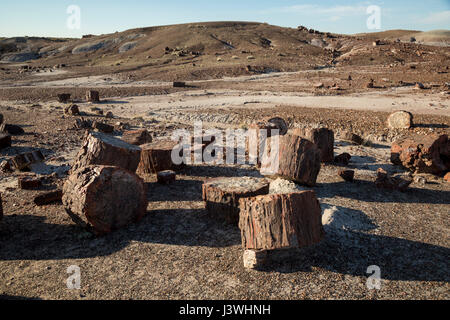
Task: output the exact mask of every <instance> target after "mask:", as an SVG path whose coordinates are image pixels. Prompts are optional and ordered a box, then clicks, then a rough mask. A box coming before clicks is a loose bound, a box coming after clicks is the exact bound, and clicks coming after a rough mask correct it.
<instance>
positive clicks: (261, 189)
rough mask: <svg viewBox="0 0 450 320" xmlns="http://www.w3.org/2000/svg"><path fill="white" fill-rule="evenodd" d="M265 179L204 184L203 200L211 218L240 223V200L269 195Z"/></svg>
mask: <svg viewBox="0 0 450 320" xmlns="http://www.w3.org/2000/svg"><path fill="white" fill-rule="evenodd" d="M269 185H270V183H269V182H268V181H267V180H266V179H263V178H254V177H233V178H214V179H209V180H207V181H206V182H205V183H204V184H203V200H204V201H205V202H206V210H207V211H208V213H209V214H210V216H212V217H214V218H216V219H218V220H221V221H225V222H227V223H231V224H236V225H238V223H239V199H242V198H246V197H254V196H258V195H265V194H268V193H269Z"/></svg>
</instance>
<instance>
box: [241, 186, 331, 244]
mask: <svg viewBox="0 0 450 320" xmlns="http://www.w3.org/2000/svg"><path fill="white" fill-rule="evenodd" d="M239 203H240V210H241V211H240V220H239V228H240V229H241V236H242V246H243V248H244V249H246V250H274V249H282V248H302V247H307V246H311V245H313V244H316V243H318V242H320V241H321V240H322V239H323V238H324V236H325V232H324V229H323V226H322V215H321V208H320V204H319V201H318V200H317V197H316V193H315V192H314V191H313V190H308V191H302V192H298V193H289V194H270V195H265V196H257V197H253V198H244V199H241V200H240V202H239Z"/></svg>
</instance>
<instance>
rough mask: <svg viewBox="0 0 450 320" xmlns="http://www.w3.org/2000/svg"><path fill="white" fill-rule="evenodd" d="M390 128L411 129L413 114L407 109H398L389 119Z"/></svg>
mask: <svg viewBox="0 0 450 320" xmlns="http://www.w3.org/2000/svg"><path fill="white" fill-rule="evenodd" d="M387 124H388V127H389V128H390V129H409V128H411V127H412V126H413V115H412V113H410V112H407V111H398V112H395V113H393V114H391V115H390V116H389V118H388V121H387Z"/></svg>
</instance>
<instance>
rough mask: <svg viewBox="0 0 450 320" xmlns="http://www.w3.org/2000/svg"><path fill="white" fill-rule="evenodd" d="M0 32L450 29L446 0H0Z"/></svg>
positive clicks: (61, 34) (72, 34) (448, 0)
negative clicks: (377, 20) (375, 15)
mask: <svg viewBox="0 0 450 320" xmlns="http://www.w3.org/2000/svg"><path fill="white" fill-rule="evenodd" d="M70 5H77V6H79V8H80V11H81V20H80V22H81V24H80V26H81V28H80V29H69V28H68V27H67V19H68V18H69V14H68V13H67V8H68V7H69V6H70ZM370 5H377V6H379V7H380V8H381V30H369V29H368V28H367V23H366V21H367V19H368V17H369V15H368V14H367V12H366V10H367V7H368V6H370ZM1 7H2V9H1V11H0V37H12V36H58V37H80V36H81V35H83V34H103V33H112V32H115V31H124V30H127V29H131V28H138V27H147V26H156V25H167V24H177V23H186V22H204V21H258V22H267V23H270V24H274V25H279V26H284V27H297V26H299V25H304V26H307V27H309V28H314V29H317V30H321V31H329V32H337V33H360V32H371V31H382V30H388V29H413V30H423V31H428V30H434V29H450V0H420V1H415V0H410V1H407V0H395V1H381V0H374V1H343V0H337V1H336V0H335V1H331V0H325V1H314V0H278V1H273V0H272V1H268V0H239V1H236V0H222V1H217V0H165V1H144V0H126V1H123V0H122V1H118V0H89V1H88V0H70V1H66V0H58V1H56V0H53V1H50V0H40V1H36V0H34V1H29V0H21V1H4V2H3V3H2V5H1Z"/></svg>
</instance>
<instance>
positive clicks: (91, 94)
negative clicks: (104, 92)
mask: <svg viewBox="0 0 450 320" xmlns="http://www.w3.org/2000/svg"><path fill="white" fill-rule="evenodd" d="M86 100H87V101H89V102H95V103H97V102H100V93H99V92H98V91H94V90H89V91H87V92H86Z"/></svg>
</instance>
